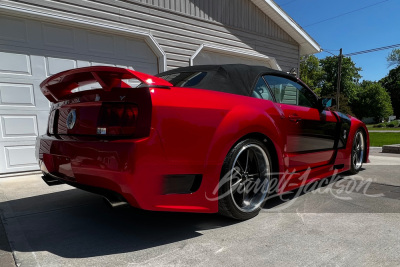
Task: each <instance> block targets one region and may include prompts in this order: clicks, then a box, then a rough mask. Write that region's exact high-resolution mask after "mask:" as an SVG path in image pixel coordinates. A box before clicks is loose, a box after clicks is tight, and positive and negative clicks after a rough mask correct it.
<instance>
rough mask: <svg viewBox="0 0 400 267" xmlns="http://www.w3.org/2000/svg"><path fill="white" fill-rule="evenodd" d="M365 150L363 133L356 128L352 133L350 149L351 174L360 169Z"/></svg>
mask: <svg viewBox="0 0 400 267" xmlns="http://www.w3.org/2000/svg"><path fill="white" fill-rule="evenodd" d="M365 151H366V145H365V137H364V133H363V131H362V130H358V131H357V132H356V134H355V135H354V139H353V144H352V149H351V167H350V173H351V174H357V173H358V172H359V171H360V170H361V168H362V165H363V162H364V157H365V153H366V152H365Z"/></svg>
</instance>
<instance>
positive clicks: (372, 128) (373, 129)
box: [368, 127, 400, 132]
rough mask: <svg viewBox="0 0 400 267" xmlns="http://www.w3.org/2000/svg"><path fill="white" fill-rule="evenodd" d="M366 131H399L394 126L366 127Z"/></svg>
mask: <svg viewBox="0 0 400 267" xmlns="http://www.w3.org/2000/svg"><path fill="white" fill-rule="evenodd" d="M368 131H396V132H400V128H399V127H396V128H387V127H385V128H374V127H368Z"/></svg>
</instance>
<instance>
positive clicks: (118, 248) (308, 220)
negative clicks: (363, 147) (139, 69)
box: [0, 150, 400, 266]
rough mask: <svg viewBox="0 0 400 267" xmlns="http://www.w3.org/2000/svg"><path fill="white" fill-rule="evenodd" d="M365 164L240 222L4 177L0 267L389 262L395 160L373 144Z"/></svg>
mask: <svg viewBox="0 0 400 267" xmlns="http://www.w3.org/2000/svg"><path fill="white" fill-rule="evenodd" d="M371 161H372V164H366V165H365V170H363V171H362V172H360V175H359V176H357V177H352V176H344V177H342V178H343V179H340V180H339V179H335V178H332V179H330V180H327V181H326V182H325V183H324V184H322V185H321V184H317V185H316V186H315V187H310V188H309V189H308V190H307V191H308V192H306V193H304V192H294V193H292V194H289V195H286V196H285V200H286V201H283V200H282V199H279V198H275V199H271V200H270V201H268V202H267V204H266V206H265V207H264V209H263V211H262V212H261V213H260V215H259V216H257V217H256V218H254V219H252V220H249V221H246V222H235V221H232V220H229V219H225V218H223V217H220V216H218V215H207V214H178V213H159V212H145V211H140V210H136V209H133V208H126V209H119V210H112V209H110V208H109V207H108V206H107V205H105V203H104V201H103V199H102V198H101V197H99V196H96V195H93V194H90V193H86V192H83V191H80V190H77V189H74V188H72V187H69V186H66V185H61V186H54V187H48V186H47V185H46V184H45V183H44V182H43V181H42V180H41V179H40V176H39V175H32V176H23V177H13V178H3V179H0V213H1V219H2V221H3V224H4V229H5V232H6V234H7V237H8V241H9V242H7V240H5V238H4V237H5V236H4V231H1V230H2V227H1V225H0V266H12V265H15V263H16V264H17V265H19V266H188V265H190V266H204V265H207V266H216V265H218V266H220V265H226V266H243V265H245V266H282V265H294V266H321V265H323V266H356V265H367V266H398V265H399V263H400V254H399V253H398V251H400V227H399V225H400V213H399V212H400V172H399V171H398V168H399V165H400V157H399V155H394V154H381V153H379V152H378V151H376V150H373V152H372V156H371ZM366 181H367V182H366ZM371 181H372V183H370V182H371ZM328 182H330V183H329V184H328ZM2 233H3V234H2ZM2 240H3V241H2ZM9 244H10V246H9ZM10 247H11V248H10ZM10 252H12V254H11V253H10ZM11 255H12V256H13V257H11Z"/></svg>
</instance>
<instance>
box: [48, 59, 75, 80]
mask: <svg viewBox="0 0 400 267" xmlns="http://www.w3.org/2000/svg"><path fill="white" fill-rule="evenodd" d="M75 68H77V64H76V60H71V59H63V58H53V57H48V58H46V71H47V73H46V75H47V76H51V75H54V74H57V73H59V72H62V71H66V70H70V69H75Z"/></svg>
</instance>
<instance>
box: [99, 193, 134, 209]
mask: <svg viewBox="0 0 400 267" xmlns="http://www.w3.org/2000/svg"><path fill="white" fill-rule="evenodd" d="M103 198H104V200H105V202H106V203H107V204H108V205H109V206H110V207H111V208H113V209H115V208H120V207H129V206H130V205H129V203H128V202H126V201H125V200H122V199H121V198H120V197H118V196H112V195H107V196H103Z"/></svg>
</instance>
